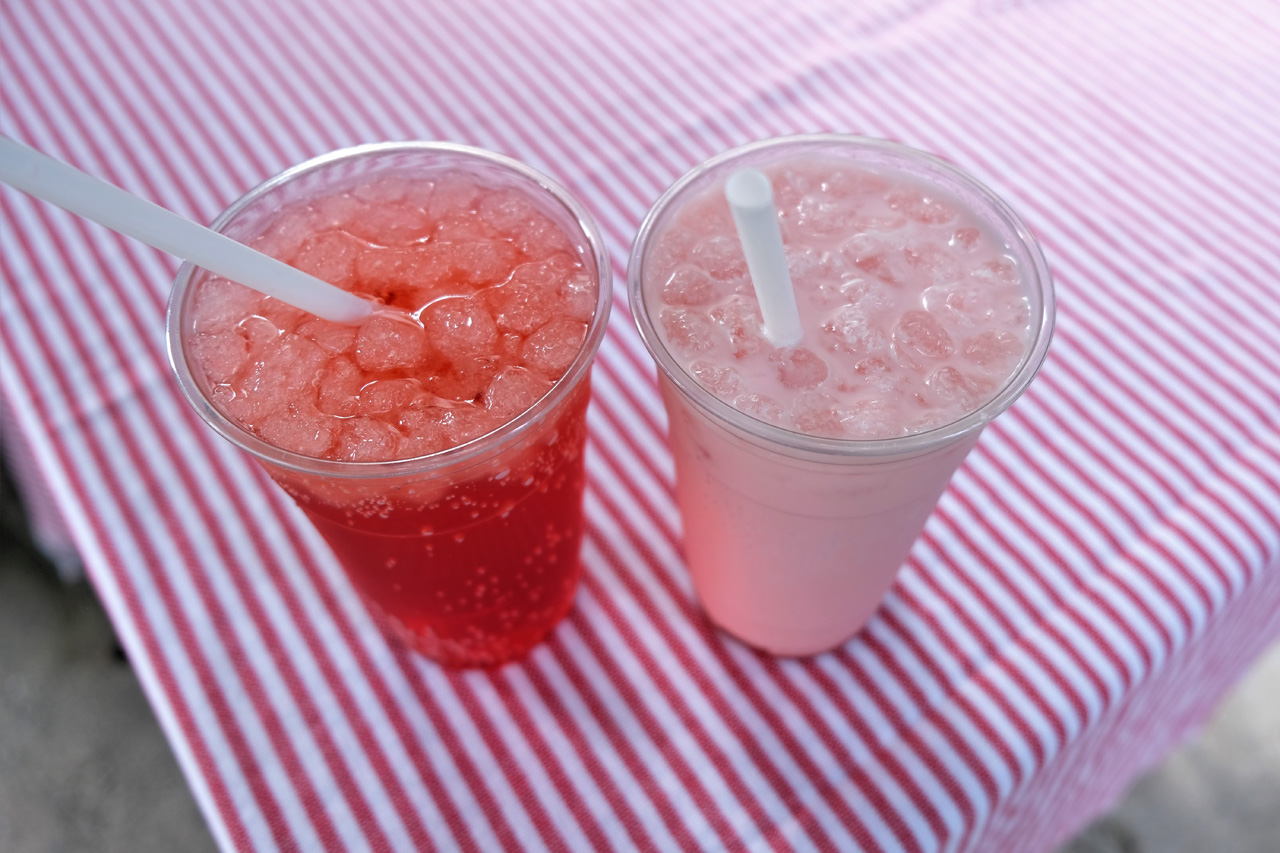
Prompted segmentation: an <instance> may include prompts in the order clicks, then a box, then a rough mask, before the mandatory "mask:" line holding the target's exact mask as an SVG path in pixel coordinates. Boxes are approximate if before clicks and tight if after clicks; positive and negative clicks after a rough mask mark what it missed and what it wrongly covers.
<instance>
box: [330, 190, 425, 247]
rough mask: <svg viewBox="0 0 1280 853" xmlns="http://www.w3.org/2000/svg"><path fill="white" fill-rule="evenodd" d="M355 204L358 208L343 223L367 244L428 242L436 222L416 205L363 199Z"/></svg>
mask: <svg viewBox="0 0 1280 853" xmlns="http://www.w3.org/2000/svg"><path fill="white" fill-rule="evenodd" d="M353 204H358V205H359V207H358V208H356V209H355V210H352V211H349V212H347V214H346V216H345V218H344V219H343V220H342V222H343V223H344V225H345V227H346V229H347V230H348V231H350V232H351V234H352V235H353V236H355V237H356V238H358V239H359V240H364V241H366V242H368V243H376V244H378V245H381V246H408V245H410V244H412V243H417V242H420V241H422V240H424V239H426V238H427V237H428V236H429V235H430V234H431V232H432V231H433V226H434V225H435V219H434V218H433V217H432V216H431V215H430V214H429V213H427V212H426V211H425V210H423V209H422V208H421V207H419V206H418V205H416V204H412V203H407V202H383V203H381V204H373V203H370V202H364V201H360V200H353Z"/></svg>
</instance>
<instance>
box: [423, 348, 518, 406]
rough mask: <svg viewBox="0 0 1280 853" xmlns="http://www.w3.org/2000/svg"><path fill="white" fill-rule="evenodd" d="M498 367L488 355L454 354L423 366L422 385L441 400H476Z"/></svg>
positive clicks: (474, 401) (480, 397)
mask: <svg viewBox="0 0 1280 853" xmlns="http://www.w3.org/2000/svg"><path fill="white" fill-rule="evenodd" d="M499 367H500V365H499V363H498V361H497V359H495V358H494V357H492V356H486V357H483V358H470V357H467V358H458V359H454V360H453V361H452V362H443V363H439V364H435V365H432V366H431V369H430V370H423V371H422V373H423V386H424V387H425V389H426V390H427V391H428V392H430V393H432V394H434V395H436V396H437V397H440V398H442V399H445V400H453V401H456V402H461V403H476V402H478V401H480V400H481V399H483V394H484V391H485V389H486V388H488V387H489V383H490V382H492V381H493V377H494V376H496V375H497V373H498V369H499Z"/></svg>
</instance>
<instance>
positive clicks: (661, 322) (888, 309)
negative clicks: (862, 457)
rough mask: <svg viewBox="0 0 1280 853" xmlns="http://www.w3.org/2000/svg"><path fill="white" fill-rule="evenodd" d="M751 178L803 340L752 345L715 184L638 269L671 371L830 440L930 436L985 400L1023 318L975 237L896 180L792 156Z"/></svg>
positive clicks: (755, 337)
mask: <svg viewBox="0 0 1280 853" xmlns="http://www.w3.org/2000/svg"><path fill="white" fill-rule="evenodd" d="M761 169H762V171H764V172H765V174H766V175H768V176H769V178H770V182H771V183H772V185H773V189H774V198H775V203H776V204H777V207H778V210H779V218H780V220H781V226H782V233H783V240H784V243H785V244H786V248H787V258H788V266H789V268H790V271H791V275H792V279H793V283H794V286H795V290H796V297H797V305H798V308H799V312H800V320H801V324H802V326H803V328H804V330H805V333H804V338H803V340H802V341H801V342H800V344H799V345H798V346H796V347H775V346H774V345H773V344H771V343H770V342H769V340H768V339H767V337H766V336H765V333H764V328H763V322H762V320H761V316H760V310H759V305H758V302H757V300H756V297H755V293H754V291H753V289H752V285H751V281H750V278H749V276H748V273H747V267H746V261H745V259H744V257H743V254H742V250H741V248H740V246H739V244H738V237H737V232H736V231H735V229H734V224H733V219H732V215H731V214H730V211H729V207H728V203H727V202H726V201H725V199H724V181H723V180H721V181H719V182H718V183H715V184H713V185H712V186H710V187H708V188H707V189H705V190H704V191H702V193H701V194H699V195H697V196H694V197H692V198H691V199H690V200H689V201H688V202H687V203H686V204H685V206H684V207H682V208H681V209H680V210H679V212H677V213H676V214H674V215H673V216H672V217H671V219H670V220H669V221H668V223H667V224H666V225H665V227H664V228H663V230H662V231H661V232H659V233H658V234H656V235H655V238H654V239H655V243H654V245H653V247H652V249H651V250H650V253H649V258H648V267H647V269H646V272H645V282H644V286H645V288H646V292H647V293H649V294H652V296H651V300H652V303H653V304H654V305H655V306H656V311H657V317H656V319H657V323H656V324H655V325H656V326H657V328H658V330H659V335H660V336H661V338H662V340H663V342H664V344H665V345H666V347H667V349H668V350H669V351H670V352H671V353H672V355H673V356H675V357H676V359H677V361H679V362H680V365H681V366H682V367H683V368H684V369H685V371H686V372H688V373H689V374H690V375H692V376H693V377H694V378H695V379H696V380H697V381H698V383H699V384H701V385H702V386H703V387H704V388H706V389H707V390H708V391H710V392H711V393H712V394H715V395H716V396H717V397H719V398H721V399H722V400H724V401H726V402H728V403H729V404H730V405H732V406H734V407H735V408H737V409H739V410H740V411H742V412H744V413H746V414H748V415H750V416H752V417H754V418H756V419H758V420H762V421H765V422H768V423H771V424H774V425H776V426H780V427H783V428H785V429H789V430H793V431H796V432H802V433H808V434H811V435H818V436H823V437H831V438H844V439H879V438H892V437H897V436H902V435H909V434H912V433H916V432H922V431H926V430H929V429H933V428H935V427H939V426H942V425H944V424H947V423H950V422H953V421H955V420H957V419H958V418H960V417H963V416H964V415H965V414H967V413H969V412H971V411H973V410H975V409H977V408H978V407H979V406H981V405H982V404H983V403H984V402H986V401H987V400H989V399H991V398H992V397H993V396H995V395H996V393H997V392H998V391H999V390H1000V389H1001V388H1002V387H1003V386H1004V385H1005V383H1006V382H1007V381H1008V380H1009V378H1010V377H1011V376H1012V375H1013V373H1014V371H1015V369H1016V368H1017V366H1018V364H1019V363H1020V361H1021V360H1022V358H1023V356H1024V354H1025V352H1026V350H1027V347H1028V341H1029V338H1030V309H1029V306H1028V302H1027V299H1026V296H1025V294H1024V291H1023V287H1022V283H1021V272H1020V270H1019V268H1018V266H1017V264H1016V262H1015V261H1014V259H1013V257H1012V255H1011V254H1010V253H1009V251H1008V247H1007V246H1005V245H1004V244H1003V243H1002V242H1001V241H1000V239H999V238H998V237H997V236H995V235H994V234H993V233H992V232H991V230H990V229H989V228H988V227H987V226H985V225H984V224H983V223H982V222H980V221H979V220H978V219H977V217H976V216H974V214H973V213H971V212H970V211H968V210H967V209H966V208H965V207H964V206H963V205H962V204H961V203H960V202H959V201H958V200H957V199H954V198H951V197H948V196H947V195H946V194H945V193H942V192H940V191H939V190H938V189H936V188H933V187H930V186H927V185H925V184H923V183H921V182H919V181H917V180H916V179H914V178H911V177H909V176H907V175H904V174H899V173H895V172H892V171H887V170H886V171H871V170H870V169H869V168H868V167H865V166H857V165H854V164H852V163H848V162H842V161H840V160H837V159H825V160H824V159H815V158H812V157H804V156H800V157H796V158H792V159H789V160H782V161H779V162H775V163H772V164H770V165H766V166H763V167H761Z"/></svg>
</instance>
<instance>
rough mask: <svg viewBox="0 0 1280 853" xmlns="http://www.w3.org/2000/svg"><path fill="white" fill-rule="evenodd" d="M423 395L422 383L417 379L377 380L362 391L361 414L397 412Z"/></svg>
mask: <svg viewBox="0 0 1280 853" xmlns="http://www.w3.org/2000/svg"><path fill="white" fill-rule="evenodd" d="M422 394H423V390H422V383H421V382H419V381H418V380H416V379H376V380H374V381H373V382H370V383H368V384H367V385H365V386H364V387H363V388H361V389H360V412H361V414H365V415H381V414H386V413H388V412H397V411H399V410H401V409H404V408H407V407H408V406H409V404H410V403H412V402H413V401H414V400H415V399H417V398H418V397H420V396H422Z"/></svg>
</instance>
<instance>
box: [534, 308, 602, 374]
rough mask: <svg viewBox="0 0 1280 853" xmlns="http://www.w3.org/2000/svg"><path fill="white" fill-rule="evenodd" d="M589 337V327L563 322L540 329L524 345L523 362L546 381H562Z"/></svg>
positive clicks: (582, 324) (552, 323)
mask: <svg viewBox="0 0 1280 853" xmlns="http://www.w3.org/2000/svg"><path fill="white" fill-rule="evenodd" d="M586 336H587V324H586V323H583V322H581V321H579V320H570V319H568V318H561V319H558V320H552V321H551V322H549V323H547V324H546V325H545V326H543V327H542V328H540V329H538V330H537V331H536V332H534V333H533V334H532V335H530V336H529V339H528V340H526V341H525V343H524V353H523V358H522V360H523V361H524V364H525V366H526V367H528V368H529V369H531V370H533V371H535V372H537V373H540V374H542V375H543V376H544V377H546V378H547V379H552V380H555V379H559V378H560V377H561V376H563V375H564V372H565V371H566V370H568V369H569V365H571V364H573V360H574V358H576V357H577V355H578V351H579V350H581V349H582V342H583V340H584V339H585V338H586Z"/></svg>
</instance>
